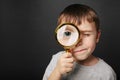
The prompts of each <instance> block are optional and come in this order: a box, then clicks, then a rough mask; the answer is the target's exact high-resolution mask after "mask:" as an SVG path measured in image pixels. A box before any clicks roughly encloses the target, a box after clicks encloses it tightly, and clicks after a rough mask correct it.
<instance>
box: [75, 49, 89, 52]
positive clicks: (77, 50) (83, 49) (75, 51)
mask: <svg viewBox="0 0 120 80" xmlns="http://www.w3.org/2000/svg"><path fill="white" fill-rule="evenodd" d="M85 50H87V49H81V50H76V51H73V53H78V52H79V53H80V52H83V51H85Z"/></svg>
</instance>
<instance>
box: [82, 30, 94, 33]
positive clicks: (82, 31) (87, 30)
mask: <svg viewBox="0 0 120 80" xmlns="http://www.w3.org/2000/svg"><path fill="white" fill-rule="evenodd" d="M80 32H82V33H83V32H93V31H91V30H83V31H82V30H81V31H80Z"/></svg>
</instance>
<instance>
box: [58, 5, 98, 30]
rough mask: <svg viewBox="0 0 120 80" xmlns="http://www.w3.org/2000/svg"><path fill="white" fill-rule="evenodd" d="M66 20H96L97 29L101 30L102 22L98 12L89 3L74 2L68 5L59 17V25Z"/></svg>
mask: <svg viewBox="0 0 120 80" xmlns="http://www.w3.org/2000/svg"><path fill="white" fill-rule="evenodd" d="M62 20H64V21H65V22H67V23H76V24H77V25H80V24H81V21H82V20H87V21H88V22H94V23H95V25H96V30H97V31H98V30H99V26H100V22H99V18H98V16H97V13H96V12H95V11H94V10H93V9H92V8H90V7H89V6H87V5H83V4H72V5H69V6H68V7H66V8H65V9H64V10H63V11H62V12H61V14H60V16H59V18H58V25H59V24H60V23H61V22H62Z"/></svg>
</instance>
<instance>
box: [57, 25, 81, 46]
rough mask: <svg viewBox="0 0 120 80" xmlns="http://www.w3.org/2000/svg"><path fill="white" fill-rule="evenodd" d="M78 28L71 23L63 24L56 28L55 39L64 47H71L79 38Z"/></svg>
mask: <svg viewBox="0 0 120 80" xmlns="http://www.w3.org/2000/svg"><path fill="white" fill-rule="evenodd" d="M79 36H80V34H79V30H78V28H77V27H76V26H74V25H72V24H63V25H61V26H59V27H58V28H57V30H56V38H57V41H58V42H59V43H60V44H61V45H62V46H64V47H72V46H73V45H75V44H77V42H78V40H79Z"/></svg>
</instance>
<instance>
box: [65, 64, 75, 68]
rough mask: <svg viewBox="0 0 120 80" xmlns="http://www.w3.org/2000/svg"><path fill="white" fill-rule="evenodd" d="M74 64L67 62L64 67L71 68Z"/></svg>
mask: <svg viewBox="0 0 120 80" xmlns="http://www.w3.org/2000/svg"><path fill="white" fill-rule="evenodd" d="M73 66H74V64H73V63H67V64H66V65H65V67H66V68H73Z"/></svg>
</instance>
